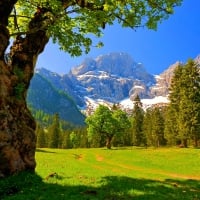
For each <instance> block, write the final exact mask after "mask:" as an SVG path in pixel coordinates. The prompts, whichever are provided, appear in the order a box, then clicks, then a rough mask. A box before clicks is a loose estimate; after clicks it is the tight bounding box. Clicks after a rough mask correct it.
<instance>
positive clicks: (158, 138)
mask: <svg viewBox="0 0 200 200" xmlns="http://www.w3.org/2000/svg"><path fill="white" fill-rule="evenodd" d="M151 121H152V139H153V146H155V147H160V146H161V145H165V139H164V118H163V114H162V108H159V107H155V108H153V109H152V118H151Z"/></svg>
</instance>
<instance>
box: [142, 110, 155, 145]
mask: <svg viewBox="0 0 200 200" xmlns="http://www.w3.org/2000/svg"><path fill="white" fill-rule="evenodd" d="M143 133H144V135H145V138H146V145H147V146H153V143H154V142H153V136H152V109H150V108H148V109H147V110H146V112H145V113H144V121H143Z"/></svg>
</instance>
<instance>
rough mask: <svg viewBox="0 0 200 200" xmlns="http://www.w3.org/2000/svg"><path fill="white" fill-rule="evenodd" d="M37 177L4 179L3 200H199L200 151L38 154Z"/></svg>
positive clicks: (0, 193)
mask: <svg viewBox="0 0 200 200" xmlns="http://www.w3.org/2000/svg"><path fill="white" fill-rule="evenodd" d="M36 159H37V168H36V174H30V173H21V174H18V175H16V176H14V177H10V178H8V179H4V180H0V199H1V200H54V199H55V200H60V199H61V200H122V199H123V200H129V199H130V200H131V199H133V200H139V199H141V200H143V199H144V200H145V199H148V200H169V199H170V200H173V199H174V200H179V199H180V200H182V199H183V200H199V199H200V150H199V149H190V148H188V149H181V148H160V149H152V148H150V149H142V148H123V149H112V150H107V149H72V150H59V149H38V150H37V152H36Z"/></svg>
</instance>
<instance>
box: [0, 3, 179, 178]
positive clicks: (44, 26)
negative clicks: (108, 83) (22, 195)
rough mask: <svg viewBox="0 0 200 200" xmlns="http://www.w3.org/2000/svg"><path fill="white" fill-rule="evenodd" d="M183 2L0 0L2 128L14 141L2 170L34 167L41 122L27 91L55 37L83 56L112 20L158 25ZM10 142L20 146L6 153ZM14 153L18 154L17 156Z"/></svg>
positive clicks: (135, 25)
mask: <svg viewBox="0 0 200 200" xmlns="http://www.w3.org/2000/svg"><path fill="white" fill-rule="evenodd" d="M180 4H181V0H159V1H155V0H148V1H147V0H138V1H133V0H126V1H121V0H117V1H114V0H105V1H102V0H94V1H89V0H62V1H61V0H51V1H50V0H26V1H24V0H9V1H8V0H0V5H1V6H0V38H1V44H0V69H1V74H0V96H1V100H0V109H1V110H0V112H1V123H0V132H1V134H3V135H5V137H6V140H7V141H10V142H9V143H8V144H7V145H6V146H5V147H4V148H1V150H0V155H1V157H0V159H4V160H7V162H5V164H4V165H1V167H0V173H1V174H3V175H6V174H11V173H15V172H17V171H21V170H25V169H29V170H34V169H35V166H36V163H35V156H34V155H35V145H36V138H35V134H34V131H35V129H36V124H35V121H34V119H33V117H32V116H31V113H30V111H29V110H28V107H27V105H26V95H27V89H28V88H29V84H30V80H31V78H32V76H33V73H34V67H35V64H36V61H37V58H38V56H39V54H40V53H42V51H43V50H44V48H45V46H46V44H47V43H48V41H49V39H50V38H52V41H53V42H57V43H58V44H59V45H60V48H61V49H63V50H65V51H67V52H68V53H69V54H70V55H72V56H78V55H81V54H82V53H83V52H85V53H87V52H89V50H90V46H91V45H93V46H94V45H96V46H101V45H102V43H101V42H100V43H98V44H92V40H91V39H90V37H91V34H94V35H95V36H97V37H99V36H101V35H102V32H103V29H104V28H105V26H106V25H107V24H108V25H112V24H113V23H115V22H118V23H120V24H121V25H122V26H123V27H132V28H133V29H135V28H138V27H141V26H146V27H147V28H150V29H156V28H157V24H158V23H159V22H161V21H162V20H163V19H166V18H168V16H169V15H170V14H172V13H173V9H174V7H175V6H178V5H180ZM11 39H12V41H13V43H12V44H11V48H10V51H9V52H7V51H6V49H7V47H8V46H9V43H10V41H11ZM8 116H9V117H8ZM16 119H17V120H16ZM10 133H12V134H10ZM5 137H0V138H5ZM27 137H28V138H29V139H25V138H27ZM13 138H15V140H17V141H16V142H15V143H13V142H12V141H13ZM27 141H29V144H28V145H27ZM0 142H4V141H3V140H2V139H1V141H0ZM8 148H12V149H15V152H13V155H10V154H9V155H8V154H6V153H5V152H6V150H5V149H8ZM14 155H18V156H17V157H16V156H15V160H12V158H13V157H14ZM14 163H18V164H19V165H20V166H18V165H16V164H14ZM7 166H10V167H7ZM8 171H9V172H8Z"/></svg>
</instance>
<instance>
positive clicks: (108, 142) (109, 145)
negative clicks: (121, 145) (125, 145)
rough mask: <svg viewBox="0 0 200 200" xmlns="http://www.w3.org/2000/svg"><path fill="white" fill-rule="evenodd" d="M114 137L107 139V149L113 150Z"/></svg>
mask: <svg viewBox="0 0 200 200" xmlns="http://www.w3.org/2000/svg"><path fill="white" fill-rule="evenodd" d="M112 138H113V137H107V139H106V147H107V149H111V142H112Z"/></svg>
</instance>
